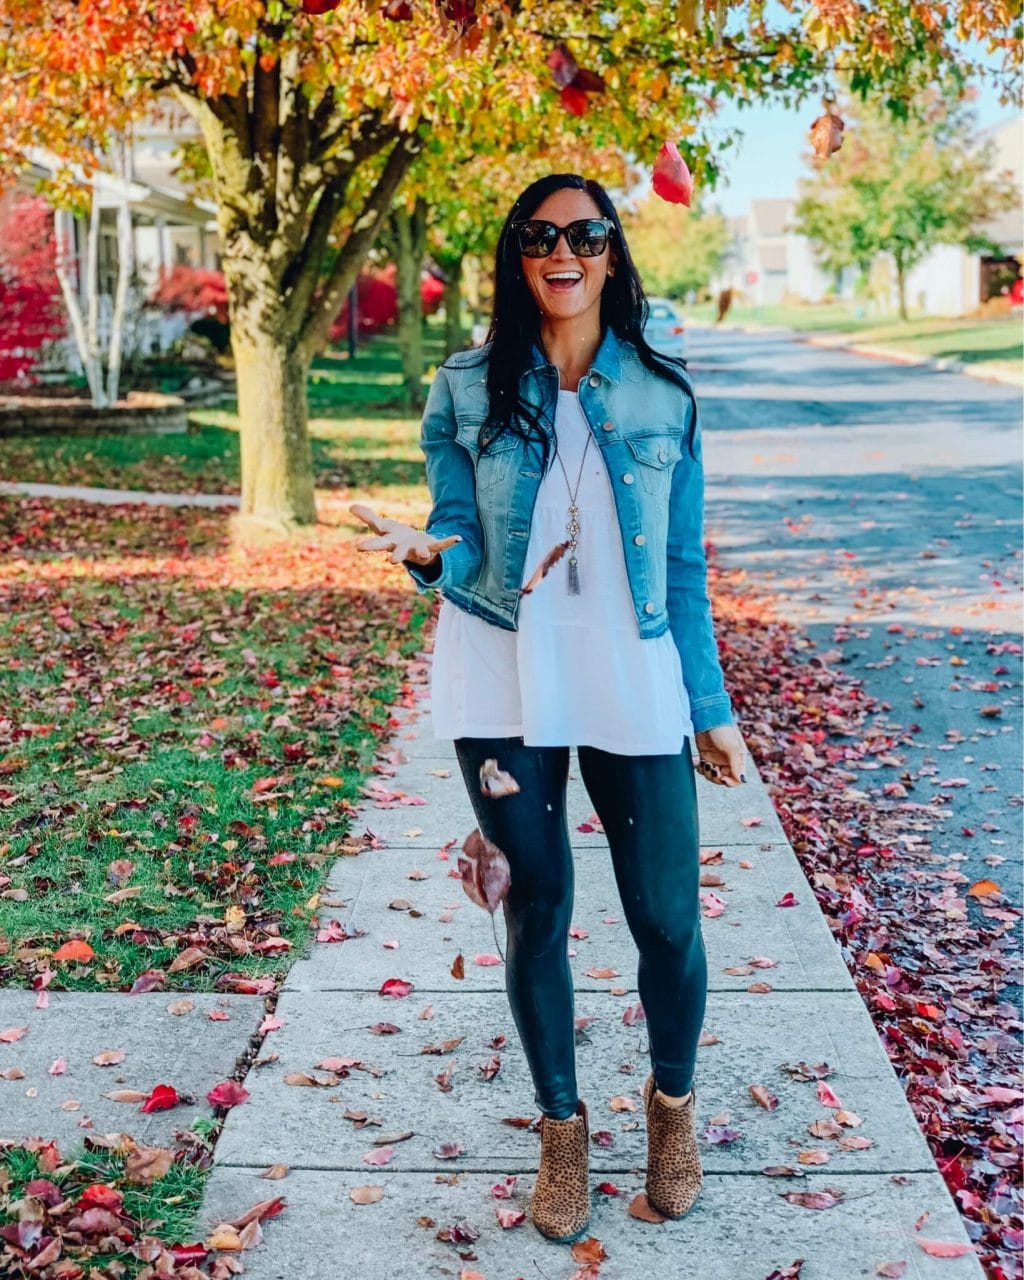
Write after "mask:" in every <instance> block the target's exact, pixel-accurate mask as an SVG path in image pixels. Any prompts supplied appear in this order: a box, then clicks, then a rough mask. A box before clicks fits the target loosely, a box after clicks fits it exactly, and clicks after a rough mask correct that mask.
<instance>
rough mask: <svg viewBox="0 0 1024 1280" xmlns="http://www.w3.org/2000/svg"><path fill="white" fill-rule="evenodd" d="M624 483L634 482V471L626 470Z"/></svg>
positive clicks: (623, 478)
mask: <svg viewBox="0 0 1024 1280" xmlns="http://www.w3.org/2000/svg"><path fill="white" fill-rule="evenodd" d="M622 483H623V484H632V483H633V473H632V471H627V472H626V474H625V475H624V476H623V477H622Z"/></svg>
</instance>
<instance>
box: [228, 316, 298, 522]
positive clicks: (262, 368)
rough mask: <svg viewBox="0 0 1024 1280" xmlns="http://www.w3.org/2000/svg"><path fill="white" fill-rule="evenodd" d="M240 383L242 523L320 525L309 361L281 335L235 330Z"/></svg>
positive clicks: (237, 373)
mask: <svg viewBox="0 0 1024 1280" xmlns="http://www.w3.org/2000/svg"><path fill="white" fill-rule="evenodd" d="M231 345H232V348H233V350H234V355H235V374H236V377H237V379H238V417H239V428H240V437H241V438H240V444H241V454H242V506H241V515H242V518H243V521H245V522H246V523H247V524H248V525H250V526H252V527H254V528H255V527H257V526H261V527H264V528H267V529H268V530H269V531H271V532H274V531H278V532H280V533H287V532H289V531H290V529H291V528H292V527H293V526H294V525H302V524H315V523H316V504H315V502H314V497H313V455H312V449H311V447H310V443H309V433H308V430H307V423H308V410H307V400H306V378H307V375H308V373H309V365H308V363H307V361H306V360H305V359H304V358H303V357H302V356H301V355H299V354H297V353H295V352H293V351H291V350H290V349H289V346H288V344H287V343H286V342H285V341H283V340H282V338H281V336H280V335H274V334H270V333H258V334H255V335H247V334H245V333H243V332H240V331H239V330H238V329H237V328H235V327H232V335H231Z"/></svg>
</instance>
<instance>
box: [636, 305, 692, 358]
mask: <svg viewBox="0 0 1024 1280" xmlns="http://www.w3.org/2000/svg"><path fill="white" fill-rule="evenodd" d="M647 303H648V306H649V307H650V314H649V315H648V317H647V323H646V325H644V337H645V338H646V339H647V341H648V342H649V343H650V345H651V346H652V347H653V348H654V349H655V351H661V352H663V353H664V354H665V355H667V356H682V357H683V358H684V359H685V357H686V327H685V325H684V324H683V317H682V315H681V314H680V312H679V309H678V307H677V306H676V304H675V303H674V302H672V301H671V300H670V299H668V298H648V299H647Z"/></svg>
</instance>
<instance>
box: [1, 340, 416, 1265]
mask: <svg viewBox="0 0 1024 1280" xmlns="http://www.w3.org/2000/svg"><path fill="white" fill-rule="evenodd" d="M434 346H435V351H434V352H433V353H432V354H433V355H434V357H435V358H439V357H440V352H439V351H438V350H436V344H434ZM310 399H311V404H312V408H313V422H312V430H313V437H314V450H315V457H316V465H317V472H318V478H319V483H320V484H321V485H323V486H324V487H326V488H329V489H332V490H333V492H332V493H331V494H330V495H329V496H330V499H331V501H326V500H323V499H324V498H325V495H323V494H321V499H322V500H321V502H320V511H321V525H319V526H317V528H316V529H313V530H310V531H309V532H308V534H307V535H306V536H304V537H303V538H300V539H297V540H296V541H295V542H293V543H289V544H284V545H281V544H279V545H276V546H275V545H270V546H267V547H265V548H262V549H257V550H253V549H249V550H247V551H245V552H241V551H236V550H234V549H233V547H232V543H231V538H230V530H229V517H228V513H227V512H226V511H223V510H222V511H208V510H203V509H195V508H183V509H174V508H168V507H151V506H143V505H135V504H129V505H123V506H100V505H96V504H90V503H83V502H78V501H49V500H43V499H38V498H31V499H30V498H14V497H0V890H2V892H0V984H3V985H4V986H6V987H21V988H26V987H30V986H33V985H36V984H39V983H42V984H44V985H48V986H49V989H50V990H52V991H96V990H105V991H129V990H132V989H135V990H156V991H166V992H167V993H171V992H191V991H211V990H212V991H229V992H246V991H258V992H265V991H267V990H273V989H274V987H275V985H276V983H277V981H278V980H279V979H280V978H281V977H283V975H284V974H285V973H286V972H287V970H288V968H289V967H290V965H291V964H292V962H293V961H294V959H295V958H296V957H297V956H298V955H300V954H301V953H302V952H303V951H304V950H305V949H306V948H307V947H308V946H309V944H310V942H311V940H312V938H313V936H314V929H315V927H316V926H319V927H324V926H325V925H327V924H328V922H329V921H330V920H331V919H332V918H334V916H335V915H336V913H335V912H333V911H331V910H328V909H325V908H324V907H322V906H321V905H320V896H321V891H322V889H323V886H324V883H325V880H326V877H327V874H328V872H329V869H330V867H331V866H332V864H333V863H334V862H335V860H336V859H338V858H340V857H346V856H354V855H357V854H358V852H359V851H360V850H361V849H362V848H365V846H366V843H367V840H368V839H372V837H366V836H365V834H364V833H365V831H366V828H367V826H372V813H373V811H372V809H371V810H369V811H363V812H361V813H360V814H359V819H358V822H357V823H356V822H354V820H353V814H354V811H355V810H356V808H357V806H359V805H361V804H362V803H363V801H364V799H365V797H364V794H363V793H364V788H365V785H366V782H367V780H368V778H369V777H370V776H372V775H373V774H375V773H376V772H378V771H379V768H380V746H381V742H382V740H383V739H385V738H386V737H388V736H389V735H390V733H391V731H392V729H393V728H394V723H393V721H392V720H391V718H390V716H389V712H388V708H389V706H390V705H391V704H393V703H394V702H396V701H397V702H406V703H408V702H409V701H410V700H411V698H412V696H413V689H412V687H411V686H409V685H407V684H406V683H405V674H404V671H405V661H406V659H407V658H409V657H410V656H411V655H413V654H415V653H417V652H418V651H419V650H420V649H421V648H422V644H423V632H424V627H425V625H426V623H427V621H428V619H429V617H430V613H431V609H432V604H431V602H430V601H428V600H427V599H426V598H425V597H423V596H420V595H418V594H417V593H416V592H415V591H414V590H413V589H412V586H411V583H410V582H409V580H408V578H407V576H406V575H405V574H404V573H403V572H402V571H401V570H400V569H397V568H395V567H393V566H389V565H387V564H386V561H385V558H384V557H378V556H370V555H363V554H360V553H359V552H357V551H356V550H355V549H354V546H353V535H355V534H356V533H357V532H358V533H365V532H366V530H365V528H364V527H363V526H362V525H358V524H357V522H356V521H355V520H354V518H353V517H351V516H350V515H348V513H347V512H346V511H345V510H344V506H345V504H346V503H347V501H349V500H351V499H353V498H356V497H359V498H363V499H364V500H367V501H370V502H373V503H375V504H377V505H378V506H379V507H380V509H382V510H386V511H388V512H389V513H394V514H406V515H407V518H415V519H418V520H422V519H423V517H424V516H425V514H426V511H427V510H429V494H428V492H427V489H426V484H425V480H424V472H423V460H422V455H421V454H420V452H419V447H418V437H419V417H418V415H409V414H408V413H406V412H405V411H404V410H403V409H402V407H401V402H400V390H399V378H398V362H397V358H396V353H395V351H394V347H393V344H391V343H389V342H387V341H382V342H380V343H378V344H375V345H374V346H373V347H372V348H371V349H370V350H368V351H367V352H365V353H363V354H361V355H360V357H359V359H358V360H357V361H356V363H355V365H349V364H348V363H347V362H345V361H342V360H338V359H334V358H330V357H328V358H326V359H324V360H322V361H319V362H318V365H317V368H316V370H315V371H314V373H313V377H312V379H311V386H310ZM0 474H2V475H3V476H5V477H16V478H18V479H37V480H63V481H67V482H72V483H78V484H99V485H105V486H116V487H134V486H138V487H142V488H150V487H152V488H155V489H171V490H174V489H177V490H196V489H202V490H213V491H218V490H219V491H226V490H231V489H237V485H238V443H237V433H236V429H235V421H234V416H233V413H232V410H231V407H230V406H225V407H224V408H222V409H220V410H217V411H208V410H207V411H203V412H201V413H198V414H197V415H196V419H195V430H194V431H192V432H191V433H189V434H188V435H186V436H181V437H168V436H161V437H155V438H154V437H149V438H147V437H130V438H122V437H99V438H93V439H64V440H58V441H55V440H23V441H4V442H0ZM375 764H376V765H377V769H376V770H375V768H374V766H375ZM69 944H70V946H69ZM129 1003H130V1002H129ZM9 1087H10V1088H12V1089H14V1088H18V1087H20V1086H18V1085H16V1084H11V1085H9ZM220 1123H221V1121H220V1120H219V1119H218V1118H217V1117H216V1116H215V1115H212V1114H211V1115H201V1116H199V1117H198V1118H197V1119H196V1120H195V1121H194V1122H193V1124H192V1126H191V1128H190V1129H188V1130H186V1131H179V1132H178V1133H177V1134H176V1135H175V1137H174V1140H173V1142H172V1143H171V1144H170V1145H169V1146H168V1147H167V1148H162V1149H158V1150H156V1151H150V1152H147V1153H145V1157H144V1158H143V1159H142V1161H141V1166H140V1165H139V1162H138V1161H135V1160H134V1158H133V1153H134V1143H133V1141H132V1138H131V1135H130V1134H127V1135H124V1136H122V1137H117V1136H116V1135H92V1134H88V1135H85V1136H84V1139H83V1142H82V1144H81V1145H79V1146H77V1147H75V1149H71V1148H70V1146H68V1147H67V1148H65V1149H58V1148H57V1146H56V1145H55V1144H54V1143H52V1142H50V1141H49V1140H48V1139H47V1138H46V1137H45V1136H44V1137H42V1138H40V1139H38V1140H29V1141H26V1142H19V1143H8V1144H0V1225H3V1226H5V1227H9V1226H10V1224H12V1223H14V1222H17V1221H18V1220H19V1219H20V1218H22V1217H23V1216H24V1214H23V1212H22V1208H21V1206H23V1204H24V1203H25V1200H24V1197H25V1196H26V1195H28V1196H38V1197H40V1198H41V1199H42V1203H43V1205H44V1208H43V1209H42V1210H41V1213H42V1215H43V1218H44V1224H43V1225H42V1230H43V1233H44V1235H47V1236H48V1235H52V1234H53V1233H55V1232H59V1231H61V1230H62V1229H64V1228H65V1227H66V1226H67V1224H68V1222H71V1224H72V1226H74V1225H75V1224H76V1223H77V1222H79V1221H81V1214H82V1213H83V1212H84V1211H86V1210H88V1211H89V1213H90V1215H91V1216H92V1217H93V1218H94V1219H95V1221H94V1222H89V1223H88V1224H87V1225H86V1226H85V1227H83V1228H80V1231H81V1236H80V1243H79V1242H78V1238H77V1237H76V1238H75V1239H71V1238H70V1237H65V1239H64V1252H63V1254H62V1258H64V1259H70V1260H72V1261H74V1262H76V1263H78V1264H79V1265H81V1267H82V1274H83V1275H84V1274H85V1271H86V1270H88V1272H89V1274H90V1275H92V1274H96V1275H98V1274H99V1270H97V1269H96V1268H98V1267H100V1266H101V1265H102V1267H103V1274H104V1275H106V1274H107V1268H108V1267H110V1266H113V1267H115V1268H117V1274H118V1275H124V1276H125V1277H126V1278H127V1277H130V1276H136V1275H138V1274H139V1272H140V1270H142V1269H143V1268H144V1267H146V1264H145V1261H144V1260H143V1259H140V1258H139V1257H137V1256H134V1255H133V1254H132V1253H131V1252H130V1251H127V1250H126V1249H124V1248H122V1249H118V1250H117V1251H115V1252H111V1250H114V1249H115V1246H116V1242H113V1241H110V1240H106V1239H104V1238H103V1237H104V1236H106V1235H107V1234H108V1229H107V1227H106V1226H105V1223H106V1222H107V1221H108V1218H109V1215H110V1214H113V1213H116V1214H117V1222H118V1224H120V1225H121V1227H122V1229H124V1228H128V1229H130V1231H131V1232H132V1234H133V1236H134V1237H135V1238H136V1239H138V1238H140V1237H142V1236H148V1237H150V1238H153V1237H156V1238H158V1239H159V1240H161V1241H163V1242H164V1243H165V1244H166V1245H168V1246H174V1247H175V1248H178V1247H179V1246H184V1245H185V1244H186V1243H188V1242H191V1241H193V1240H195V1239H196V1234H195V1233H196V1232H197V1231H198V1232H199V1233H200V1234H201V1232H202V1228H201V1227H200V1226H198V1225H197V1213H198V1209H199V1205H200V1203H201V1198H202V1193H203V1186H204V1183H205V1178H206V1172H207V1170H208V1168H209V1165H210V1163H211V1151H212V1145H213V1142H214V1140H215V1137H216V1134H217V1132H218V1131H219V1128H220ZM108 1136H109V1137H111V1138H112V1139H113V1138H116V1141H114V1142H113V1145H111V1146H109V1147H104V1146H103V1145H102V1142H103V1141H104V1140H105V1139H106V1137H108ZM140 1168H141V1171H140ZM261 1185H262V1184H261ZM256 1198H259V1196H258V1195H257V1194H254V1199H256ZM265 1199H266V1206H265V1209H264V1210H263V1211H264V1212H266V1213H267V1214H268V1215H272V1214H274V1213H276V1212H278V1211H279V1205H278V1202H277V1200H276V1199H274V1191H273V1189H271V1188H267V1189H266V1192H265ZM104 1214H106V1215H108V1217H107V1218H104V1216H103V1215H104ZM93 1228H95V1229H93ZM121 1239H122V1241H124V1239H125V1235H124V1234H122V1236H121ZM0 1252H5V1251H4V1250H2V1249H0ZM182 1260H184V1257H182ZM165 1261H166V1259H165ZM149 1269H151V1268H149ZM2 1270H3V1263H2V1262H0V1271H2ZM147 1273H148V1269H147ZM162 1273H163V1272H162V1270H161V1274H162ZM5 1274H6V1273H5ZM76 1274H77V1272H76Z"/></svg>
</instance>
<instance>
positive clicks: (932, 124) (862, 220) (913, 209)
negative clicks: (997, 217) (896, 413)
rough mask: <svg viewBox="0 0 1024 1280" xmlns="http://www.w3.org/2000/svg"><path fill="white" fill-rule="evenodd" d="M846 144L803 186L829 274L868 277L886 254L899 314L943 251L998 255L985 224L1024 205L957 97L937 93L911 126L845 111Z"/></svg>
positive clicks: (867, 111) (803, 219)
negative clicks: (917, 278) (923, 269)
mask: <svg viewBox="0 0 1024 1280" xmlns="http://www.w3.org/2000/svg"><path fill="white" fill-rule="evenodd" d="M839 113H840V115H843V116H844V118H845V119H846V121H847V129H846V131H845V132H846V134H847V137H846V139H845V141H844V143H843V146H842V148H841V149H840V150H839V152H838V153H837V154H835V155H834V156H832V157H830V159H829V160H828V161H827V162H825V163H816V162H815V161H811V164H812V166H813V170H812V175H811V176H810V177H808V178H806V179H804V180H803V181H802V182H801V184H800V198H799V199H798V201H797V205H796V226H797V229H798V230H799V231H800V233H801V234H802V235H805V236H807V238H808V239H809V240H810V241H811V243H812V244H813V245H814V246H815V249H816V251H817V253H818V255H819V257H820V258H821V260H822V263H823V264H824V266H825V267H826V268H827V269H828V270H830V271H839V270H841V269H842V268H843V267H848V266H856V267H859V268H860V270H861V272H862V273H863V274H867V272H868V270H869V269H870V266H871V264H872V262H873V261H874V260H875V259H876V258H877V257H878V256H879V255H880V254H889V255H890V256H891V258H892V262H893V266H894V267H895V271H896V285H897V290H898V295H899V313H900V317H901V318H902V319H903V320H906V319H907V318H908V314H907V275H908V273H909V272H910V271H911V270H912V269H913V268H914V267H915V266H916V265H917V264H918V263H919V262H921V261H922V260H923V259H924V258H925V257H927V255H928V254H929V253H930V252H931V250H932V249H933V248H935V246H936V245H940V244H962V245H964V246H965V247H966V248H968V249H970V250H972V251H974V252H984V251H986V250H989V249H991V250H993V251H997V246H995V245H993V244H992V243H991V241H990V240H989V238H988V237H987V236H986V235H985V234H984V233H982V232H981V231H980V230H979V227H980V224H981V223H982V222H983V221H984V220H985V219H987V218H990V217H991V216H992V215H993V214H995V213H998V212H1000V211H1001V210H1003V209H1009V208H1012V207H1013V205H1014V204H1015V203H1016V202H1017V200H1018V199H1019V192H1018V191H1017V186H1016V183H1015V182H1014V180H1013V175H1012V174H1011V173H1010V172H1009V171H1007V172H1005V173H1002V174H1000V173H997V172H996V171H995V163H994V149H993V147H992V145H991V143H989V144H987V145H985V146H980V145H979V144H978V141H977V138H976V135H975V130H974V126H973V122H972V119H971V116H970V113H969V111H968V110H967V109H966V108H965V106H964V104H962V103H959V102H957V101H956V98H955V95H949V94H947V95H943V94H941V93H939V92H938V91H936V90H933V91H932V92H931V93H929V94H928V95H927V96H926V97H925V99H923V100H922V102H921V104H920V105H919V107H918V109H917V110H915V111H914V112H912V113H911V114H909V115H908V117H907V118H906V119H905V120H894V119H893V118H892V117H891V115H890V114H889V113H888V112H886V111H884V110H883V109H882V108H881V107H879V106H877V105H873V104H871V103H863V104H854V103H847V104H846V105H845V107H844V106H843V105H840V107H839Z"/></svg>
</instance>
